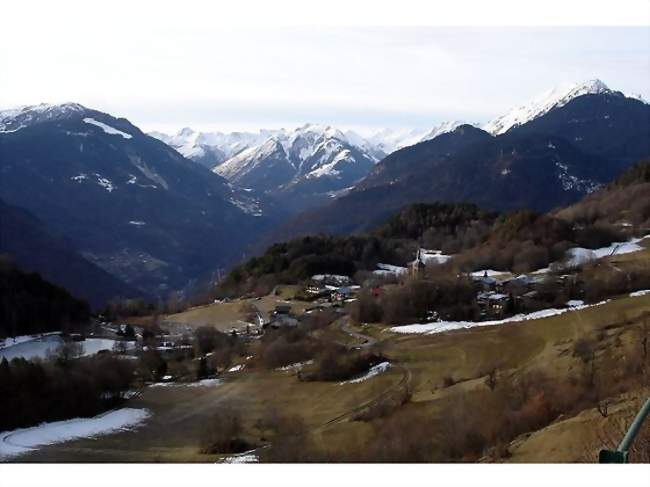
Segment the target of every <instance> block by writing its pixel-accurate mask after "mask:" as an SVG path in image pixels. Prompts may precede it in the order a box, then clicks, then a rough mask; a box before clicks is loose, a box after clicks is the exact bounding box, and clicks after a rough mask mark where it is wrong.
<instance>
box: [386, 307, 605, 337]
mask: <svg viewBox="0 0 650 487" xmlns="http://www.w3.org/2000/svg"><path fill="white" fill-rule="evenodd" d="M607 302H609V300H606V301H601V302H599V303H595V304H583V305H576V306H572V307H570V308H549V309H543V310H540V311H535V312H533V313H528V314H518V315H514V316H511V317H510V318H504V319H502V320H489V321H436V322H433V323H421V324H420V323H416V324H413V325H403V326H393V327H392V328H389V330H390V331H392V332H393V333H421V334H427V335H433V334H435V333H443V332H446V331H454V330H464V329H468V328H476V327H479V326H495V325H503V324H504V323H514V322H519V321H529V320H539V319H541V318H548V317H549V316H555V315H561V314H564V313H567V312H571V311H578V310H581V309H585V308H591V307H593V306H600V305H602V304H605V303H607Z"/></svg>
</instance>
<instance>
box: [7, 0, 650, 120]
mask: <svg viewBox="0 0 650 487" xmlns="http://www.w3.org/2000/svg"><path fill="white" fill-rule="evenodd" d="M179 5H180V3H179ZM197 15H199V14H197ZM113 20H114V22H113V21H106V22H100V23H98V22H80V21H79V19H78V18H70V19H65V18H63V19H57V21H56V22H47V19H45V21H44V22H41V23H39V24H38V25H36V26H34V25H33V24H31V23H30V24H28V25H14V23H11V22H9V23H4V22H3V31H4V32H3V42H2V44H1V45H0V107H2V108H7V107H12V106H16V105H23V104H36V103H41V102H49V103H58V102H63V101H77V102H80V103H82V104H84V105H86V106H88V107H92V108H97V109H99V110H102V111H106V112H109V113H111V114H113V115H116V116H124V117H127V118H129V119H130V120H131V121H132V122H133V123H135V124H136V125H138V126H140V127H141V128H143V129H144V130H163V131H167V132H170V131H175V130H178V129H180V128H182V127H184V126H191V127H193V128H196V129H202V130H211V129H218V130H226V131H227V130H242V129H257V128H262V127H264V128H277V127H281V126H284V127H295V126H298V125H301V124H303V123H305V122H314V123H327V124H331V125H334V126H337V127H342V128H357V129H361V130H362V131H363V130H364V129H365V130H366V131H367V130H369V129H373V128H377V127H413V128H416V127H417V128H423V127H430V126H432V125H434V124H436V123H438V122H441V121H444V120H450V119H457V120H464V121H468V122H483V121H486V120H488V119H490V118H492V117H494V116H497V115H500V114H502V113H504V112H505V111H507V110H508V109H510V108H512V107H513V106H515V105H518V104H521V103H524V102H525V101H526V100H528V99H529V98H531V97H532V96H534V95H537V94H539V93H541V92H544V91H546V90H547V89H549V88H552V87H554V86H556V85H561V84H563V83H566V82H572V81H580V80H586V79H590V78H600V79H601V80H603V81H604V82H605V83H606V84H607V85H608V86H609V87H610V88H613V89H617V90H621V91H624V92H630V93H639V94H641V95H642V96H643V97H644V98H645V99H646V100H650V28H647V27H636V28H635V27H620V28H588V27H564V28H512V27H511V28H497V27H482V28H457V27H438V28H436V27H426V28H424V27H396V28H378V27H338V28H333V27H309V28H307V27H302V28H301V27H284V28H275V29H272V28H260V27H255V28H243V27H237V28H231V29H228V28H225V27H224V26H222V25H215V26H211V25H209V24H206V23H205V22H202V23H199V24H198V26H197V25H196V24H193V23H189V24H188V23H187V22H183V23H179V24H178V25H171V24H170V23H165V24H149V23H147V22H122V21H121V20H120V19H119V17H115V19H113Z"/></svg>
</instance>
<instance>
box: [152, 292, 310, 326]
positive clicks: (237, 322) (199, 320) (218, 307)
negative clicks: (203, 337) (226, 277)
mask: <svg viewBox="0 0 650 487" xmlns="http://www.w3.org/2000/svg"><path fill="white" fill-rule="evenodd" d="M278 304H288V305H290V306H291V310H292V312H295V313H302V312H303V311H304V310H305V308H307V307H309V306H310V305H311V303H308V302H306V301H297V300H290V301H289V300H287V299H285V298H284V297H282V296H265V297H263V298H260V299H236V300H232V301H230V302H227V303H214V304H208V305H204V306H197V307H194V308H190V309H188V310H187V311H183V312H182V313H176V314H171V315H165V316H164V317H162V320H161V321H162V324H163V326H164V324H165V323H176V324H183V325H187V326H190V327H193V328H196V327H199V326H205V325H207V326H214V327H215V328H217V329H218V330H220V331H230V330H231V329H232V328H241V327H242V326H245V325H244V324H243V323H242V321H244V320H245V319H246V315H247V313H248V312H247V307H249V306H253V307H254V308H255V309H256V310H258V311H259V312H260V314H261V315H262V317H263V318H268V316H269V313H270V312H271V311H273V310H274V309H275V306H276V305H278Z"/></svg>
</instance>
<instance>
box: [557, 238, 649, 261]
mask: <svg viewBox="0 0 650 487" xmlns="http://www.w3.org/2000/svg"><path fill="white" fill-rule="evenodd" d="M646 238H650V234H648V235H645V236H643V237H639V238H633V239H630V240H628V241H627V242H614V243H613V244H611V245H608V246H607V247H601V248H599V249H585V248H583V247H575V248H572V249H569V250H567V253H566V256H567V265H568V266H569V267H573V266H578V265H583V264H586V263H587V262H590V261H592V260H597V259H602V258H603V257H608V256H610V255H622V254H630V253H632V252H638V251H639V250H643V247H641V246H640V245H639V243H640V242H641V240H643V239H646Z"/></svg>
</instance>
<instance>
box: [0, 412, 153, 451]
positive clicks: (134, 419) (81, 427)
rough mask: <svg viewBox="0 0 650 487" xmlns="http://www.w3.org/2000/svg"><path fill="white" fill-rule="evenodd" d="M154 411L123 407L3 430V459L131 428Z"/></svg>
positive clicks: (0, 434) (1, 439)
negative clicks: (53, 445)
mask: <svg viewBox="0 0 650 487" xmlns="http://www.w3.org/2000/svg"><path fill="white" fill-rule="evenodd" d="M150 416H151V413H150V412H149V410H147V409H133V408H123V409H118V410H115V411H110V412H108V413H104V414H100V415H98V416H95V417H93V418H75V419H68V420H65V421H56V422H53V423H43V424H41V425H39V426H34V427H32V428H21V429H16V430H13V431H5V432H2V433H0V459H2V460H4V459H7V458H10V457H14V456H17V455H21V454H24V453H28V452H30V451H32V450H35V449H37V448H38V447H41V446H45V445H52V444H56V443H63V442H66V441H71V440H77V439H80V438H94V437H96V436H100V435H107V434H110V433H117V432H120V431H128V430H131V429H133V428H135V427H137V426H139V425H140V424H142V423H143V422H144V421H145V420H146V419H147V418H149V417H150Z"/></svg>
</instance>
